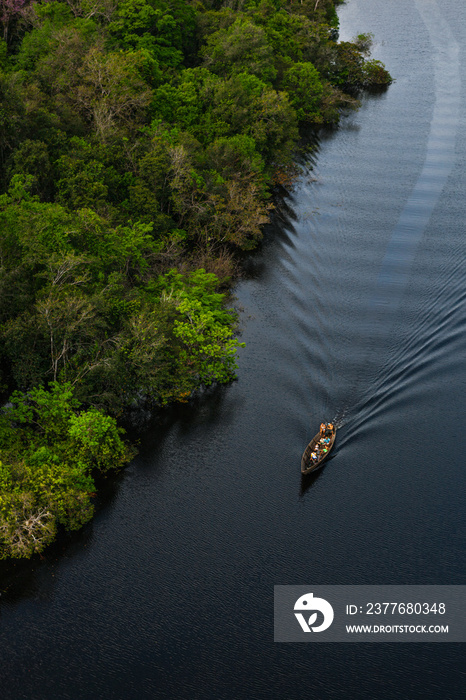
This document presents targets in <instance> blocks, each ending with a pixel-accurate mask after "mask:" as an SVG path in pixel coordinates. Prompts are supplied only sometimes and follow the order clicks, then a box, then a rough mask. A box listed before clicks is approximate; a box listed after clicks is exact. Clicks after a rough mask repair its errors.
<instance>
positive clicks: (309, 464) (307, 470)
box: [301, 428, 337, 475]
mask: <svg viewBox="0 0 466 700" xmlns="http://www.w3.org/2000/svg"><path fill="white" fill-rule="evenodd" d="M336 434H337V431H336V428H335V429H334V430H333V434H332V435H331V436H330V442H329V444H328V446H327V452H325V453H324V454H322V456H321V458H320V459H319V461H318V462H313V461H312V460H311V452H314V449H315V448H316V446H317V444H318V442H319V440H320V433H317V435H314V437H313V438H312V440H311V442H310V443H309V445H308V446H307V447H306V449H305V450H304V454H303V456H302V459H301V474H303V475H307V474H313V473H314V472H316V471H317V470H318V469H320V468H321V466H322V465H323V463H324V462H325V460H326V459H327V457H328V456H329V454H330V452H331V449H332V447H333V445H334V443H335V437H336Z"/></svg>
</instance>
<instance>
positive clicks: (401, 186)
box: [0, 0, 466, 700]
mask: <svg viewBox="0 0 466 700" xmlns="http://www.w3.org/2000/svg"><path fill="white" fill-rule="evenodd" d="M340 18H341V38H342V39H349V38H351V37H352V36H354V35H355V34H357V33H360V32H368V31H369V32H373V33H374V35H375V44H374V56H375V58H379V59H381V60H382V61H384V62H385V63H386V65H387V68H388V69H389V70H390V72H391V73H392V74H393V75H394V76H395V77H396V82H395V83H394V84H393V85H392V86H391V87H390V88H389V90H388V91H387V92H386V93H385V94H383V95H379V96H372V97H368V98H366V99H364V101H363V104H362V108H361V110H360V111H359V112H357V113H354V114H352V115H351V116H350V117H349V118H347V119H346V120H344V121H343V122H342V125H341V128H340V129H339V130H338V131H337V132H335V133H333V134H329V135H327V136H322V135H321V137H320V141H319V143H318V144H317V150H316V152H315V153H314V154H313V156H312V158H311V159H310V160H309V167H308V168H307V170H306V172H304V174H303V176H302V178H301V179H300V181H299V182H298V184H297V186H296V188H295V190H294V192H293V193H292V195H291V196H290V198H289V199H288V200H287V205H288V208H289V209H288V211H287V213H286V214H285V213H282V214H281V215H280V219H279V217H277V224H276V225H275V226H274V227H273V228H272V227H271V228H270V229H269V231H268V232H267V235H266V239H265V244H264V246H263V248H262V250H261V251H260V252H259V253H257V254H255V255H254V256H253V257H252V258H251V261H250V265H249V268H250V269H249V277H248V278H247V279H246V280H245V281H243V282H242V283H241V284H240V285H239V286H238V288H237V290H236V293H237V297H238V303H239V305H240V306H241V307H242V308H243V313H242V328H243V336H242V339H243V340H244V341H245V342H246V348H245V349H244V350H241V352H240V356H239V372H238V381H237V382H235V383H234V384H233V385H232V386H230V387H227V388H223V389H221V390H217V391H213V392H212V393H211V394H210V395H209V396H208V397H206V398H205V399H204V400H202V401H198V402H197V403H196V404H195V405H192V406H191V405H187V406H184V407H182V408H181V409H180V410H178V411H177V412H174V413H173V414H170V415H169V414H167V415H166V420H165V423H164V425H163V426H159V427H157V428H154V429H152V430H149V431H148V434H147V435H146V437H145V439H144V440H143V443H142V446H141V452H140V455H139V456H138V457H137V459H135V460H134V462H133V463H132V464H131V465H130V467H129V468H128V469H126V470H125V471H124V472H123V473H122V474H121V475H120V476H119V477H118V478H117V479H115V480H114V481H112V482H109V483H107V485H106V486H105V488H104V491H103V496H102V503H101V507H100V509H99V512H98V514H97V516H96V517H95V519H94V521H93V522H92V523H91V524H89V525H88V526H87V527H86V528H84V530H83V531H82V532H80V533H77V534H76V535H75V536H74V538H73V539H72V541H71V542H70V541H68V540H66V541H65V542H63V543H61V544H60V545H57V546H55V547H54V548H53V549H52V550H51V551H50V552H48V553H47V555H46V557H45V559H43V560H37V561H35V562H33V563H32V564H31V563H20V564H18V565H15V566H14V567H5V565H4V566H3V568H2V569H1V571H0V575H1V578H0V589H1V590H2V591H3V594H2V597H1V599H0V698H2V700H7V699H8V700H9V699H10V698H12V699H15V700H16V699H17V698H18V699H19V698H28V699H29V698H37V699H43V698H44V699H48V698H60V699H61V698H72V699H73V700H74V699H77V698H79V699H81V698H83V699H87V698H90V699H91V698H103V699H107V698H109V699H110V698H118V699H119V698H122V699H126V698H127V699H128V700H133V699H134V700H139V699H141V700H142V699H143V698H144V699H145V698H181V699H184V698H190V699H191V698H193V699H194V698H200V699H203V698H205V699H208V700H210V699H212V700H220V699H223V698H225V699H236V698H238V699H240V700H243V699H244V700H246V699H247V700H255V699H256V698H258V699H259V698H260V699H262V698H264V699H265V698H273V699H275V698H276V699H279V700H282V699H283V700H295V699H296V700H298V699H301V698H316V699H317V700H320V699H322V698H345V699H352V698H370V699H372V698H376V699H377V698H400V699H408V700H413V699H415V700H417V699H421V698H422V699H423V700H425V699H426V698H428V699H430V698H438V699H439V700H450V699H454V700H456V698H462V697H465V676H464V671H465V664H464V647H462V646H461V645H460V644H322V643H321V644H276V643H274V642H273V641H272V640H273V586H274V585H275V584H306V585H307V584H309V585H311V584H314V585H315V584H408V583H409V584H464V583H466V581H465V544H466V542H465V528H464V523H465V519H464V505H465V504H464V501H465V499H464V493H465V482H466V476H465V474H466V470H465V466H466V464H465V456H466V414H465V410H464V408H465V388H466V363H465V360H466V333H465V330H466V268H465V265H464V259H465V245H466V243H465V193H466V188H465V182H464V169H465V164H466V136H465V134H466V129H465V126H466V124H465V122H466V109H465V84H466V81H465V75H466V57H465V55H464V49H465V46H466V3H465V2H464V0H437V1H435V0H349V2H348V3H347V4H346V5H344V6H342V7H341V8H340ZM311 166H312V167H311ZM322 419H326V420H332V419H334V420H335V421H336V422H337V424H338V425H339V428H340V429H339V433H338V436H337V444H336V448H335V450H334V453H333V458H332V459H330V460H329V461H328V463H327V465H326V467H325V468H324V469H323V470H321V471H320V472H319V474H318V475H316V476H315V477H314V480H311V481H310V482H309V483H307V484H304V485H303V484H302V483H301V478H300V458H301V453H302V451H303V449H304V447H305V446H306V444H307V442H308V441H309V440H310V438H311V437H312V435H313V434H314V432H316V429H317V427H318V425H319V423H320V422H321V420H322Z"/></svg>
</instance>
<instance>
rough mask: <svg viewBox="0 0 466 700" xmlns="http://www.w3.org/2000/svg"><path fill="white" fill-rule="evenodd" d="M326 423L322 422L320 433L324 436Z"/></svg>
mask: <svg viewBox="0 0 466 700" xmlns="http://www.w3.org/2000/svg"><path fill="white" fill-rule="evenodd" d="M325 430H326V425H325V423H321V424H320V435H321V437H323V436H324V435H325Z"/></svg>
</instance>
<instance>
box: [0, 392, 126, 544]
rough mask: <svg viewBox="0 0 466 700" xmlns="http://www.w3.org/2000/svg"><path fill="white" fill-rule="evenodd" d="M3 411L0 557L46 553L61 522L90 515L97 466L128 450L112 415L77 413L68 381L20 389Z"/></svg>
mask: <svg viewBox="0 0 466 700" xmlns="http://www.w3.org/2000/svg"><path fill="white" fill-rule="evenodd" d="M11 403H12V406H11V407H10V408H8V409H6V410H4V412H3V415H1V416H0V455H1V456H2V461H1V462H0V558H4V557H10V556H13V557H29V556H31V555H32V554H34V553H38V552H41V551H42V550H43V549H44V547H46V546H47V544H49V543H50V542H51V541H52V539H53V538H54V536H55V534H56V531H57V528H58V526H60V525H61V526H63V527H65V528H66V529H68V530H75V529H78V528H80V527H81V526H82V525H83V524H84V523H86V522H87V521H88V520H89V519H90V518H91V517H92V513H93V506H92V500H91V499H92V495H93V492H94V491H95V485H94V480H93V478H92V475H91V470H92V469H99V470H100V471H106V470H108V469H109V468H115V467H120V466H122V465H123V464H125V463H126V462H127V461H128V459H129V458H130V456H131V451H130V450H129V449H128V447H127V446H126V445H125V444H124V443H123V442H122V440H121V437H120V434H121V432H122V431H121V430H119V429H118V428H117V427H116V424H115V421H114V419H113V418H110V417H109V416H104V415H102V414H101V413H99V412H98V411H96V410H92V409H91V410H89V411H81V412H79V402H78V401H77V400H76V399H75V398H74V393H73V389H72V387H71V385H70V384H58V383H56V382H54V383H52V384H51V385H50V387H49V390H46V389H44V388H43V387H37V388H35V389H32V390H31V391H30V392H28V393H27V394H24V393H21V392H15V393H14V394H13V396H12V398H11Z"/></svg>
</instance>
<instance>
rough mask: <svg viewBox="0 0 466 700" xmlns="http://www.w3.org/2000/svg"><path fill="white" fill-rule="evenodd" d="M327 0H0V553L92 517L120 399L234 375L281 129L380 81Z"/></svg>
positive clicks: (334, 115) (20, 553) (113, 459)
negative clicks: (241, 310)
mask: <svg viewBox="0 0 466 700" xmlns="http://www.w3.org/2000/svg"><path fill="white" fill-rule="evenodd" d="M336 4H337V1H336V0H319V2H315V0H302V2H300V3H292V2H290V1H289V0H251V1H250V2H248V3H231V2H227V1H226V0H225V1H224V0H206V1H205V2H204V4H203V3H194V2H192V1H190V0H63V1H61V2H60V1H57V0H37V1H36V2H30V1H29V0H11V2H8V3H3V12H2V14H1V15H0V24H1V30H2V31H1V32H0V187H1V192H0V394H1V396H0V398H1V399H2V403H3V404H4V408H3V409H0V556H3V557H5V556H17V557H26V556H30V555H31V554H34V553H36V552H40V551H41V550H42V549H43V548H44V547H45V546H46V545H47V544H48V543H49V542H50V541H51V540H52V539H53V537H54V536H55V534H56V532H57V528H59V527H65V528H67V529H75V528H78V527H80V526H81V525H82V524H83V523H84V522H86V521H87V520H88V519H89V518H90V517H91V515H92V510H93V505H92V497H93V492H94V489H95V487H94V481H93V475H94V474H95V473H96V472H97V471H106V470H107V469H109V468H111V467H119V466H121V465H122V464H124V463H125V461H127V460H128V459H129V457H130V454H131V452H130V450H129V449H128V447H127V446H125V444H124V442H123V441H122V436H121V431H120V429H119V428H118V427H117V422H116V421H117V418H118V417H120V416H121V415H123V414H124V411H126V410H127V409H128V408H130V407H134V406H139V405H140V404H141V403H145V404H149V406H151V407H154V406H163V405H165V404H167V403H169V402H173V401H186V400H187V399H188V398H189V396H191V394H192V393H193V392H195V391H196V390H198V389H199V388H201V387H203V386H208V385H209V384H212V383H214V382H224V383H225V382H229V381H231V379H233V378H234V376H235V368H236V364H235V353H236V350H237V349H238V347H240V345H241V343H240V342H239V341H238V339H237V337H236V334H235V332H236V329H237V315H236V314H235V312H234V311H233V310H231V309H229V308H228V301H229V297H228V286H229V283H230V281H231V278H232V276H233V275H234V274H235V270H236V269H237V262H236V260H237V254H238V252H240V251H247V250H250V249H252V248H254V247H255V246H256V245H257V243H258V241H259V240H260V239H261V236H262V229H263V225H264V224H265V223H266V222H267V221H268V218H269V213H270V210H271V209H272V204H271V202H270V197H271V190H272V188H273V186H274V185H275V184H277V183H283V182H287V181H289V180H290V177H291V176H292V174H293V172H294V170H293V156H294V152H295V149H296V147H297V142H298V138H299V128H300V126H301V125H303V124H306V125H309V124H311V125H316V126H317V125H332V124H333V125H334V124H337V123H338V120H339V118H340V115H341V113H342V111H343V110H344V109H345V108H347V107H348V106H350V107H355V106H356V105H357V96H358V93H359V92H360V91H361V90H362V89H367V88H369V89H381V88H382V87H383V86H386V85H388V84H389V83H390V81H391V78H390V76H389V74H388V73H387V71H386V70H385V68H384V66H383V65H382V64H380V63H379V62H377V61H371V60H369V59H368V55H369V53H368V52H369V48H370V41H371V37H370V35H360V36H359V37H356V39H355V40H354V41H353V42H343V43H338V18H337V15H336V12H335V5H336ZM9 396H10V399H9V402H8V397H9ZM7 402H8V403H7Z"/></svg>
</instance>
